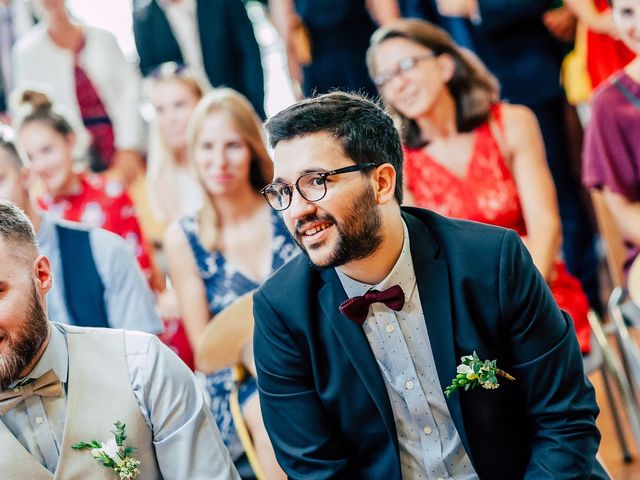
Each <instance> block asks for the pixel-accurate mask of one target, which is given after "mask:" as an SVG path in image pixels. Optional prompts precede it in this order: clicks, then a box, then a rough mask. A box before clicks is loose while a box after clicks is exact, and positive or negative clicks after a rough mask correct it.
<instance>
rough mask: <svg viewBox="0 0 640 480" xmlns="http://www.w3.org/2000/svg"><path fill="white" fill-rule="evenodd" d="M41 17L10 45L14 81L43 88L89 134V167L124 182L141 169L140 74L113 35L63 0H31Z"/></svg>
mask: <svg viewBox="0 0 640 480" xmlns="http://www.w3.org/2000/svg"><path fill="white" fill-rule="evenodd" d="M35 6H36V7H37V10H38V11H39V13H40V15H41V17H42V20H41V22H40V23H39V24H38V25H36V26H35V27H34V28H33V29H32V30H30V31H29V32H27V33H26V34H25V35H24V36H23V37H22V38H21V39H20V40H19V41H18V42H17V43H16V45H15V46H14V52H13V55H14V59H15V87H16V89H17V90H22V89H24V88H33V87H35V88H38V89H44V91H47V92H48V93H49V94H50V95H51V96H52V100H53V101H54V103H56V104H60V105H63V106H64V107H65V109H66V110H68V111H69V112H70V115H71V116H72V118H73V120H74V121H81V122H82V124H84V126H85V127H86V129H87V130H88V131H89V133H90V134H91V149H90V153H91V167H92V169H93V170H94V171H102V170H104V169H107V168H109V169H111V170H112V171H113V173H114V174H115V175H116V176H117V178H119V179H120V180H121V181H123V182H124V183H125V185H128V184H130V183H132V182H133V181H134V180H135V179H136V178H137V177H138V176H140V175H142V172H143V169H144V163H143V157H142V155H141V152H142V151H143V149H144V144H145V133H144V124H143V122H142V117H141V115H140V113H139V110H138V101H139V96H140V74H139V73H138V71H137V70H136V68H135V67H134V65H132V64H131V63H129V62H127V61H126V60H125V58H124V56H123V55H122V52H121V51H120V47H119V46H118V44H117V42H116V39H115V37H114V36H113V35H112V34H111V33H109V32H107V31H105V30H102V29H98V28H95V27H90V26H88V25H82V24H80V23H77V22H76V21H75V20H73V19H72V18H71V17H70V16H69V13H68V11H67V9H66V6H65V1H64V0H36V3H35Z"/></svg>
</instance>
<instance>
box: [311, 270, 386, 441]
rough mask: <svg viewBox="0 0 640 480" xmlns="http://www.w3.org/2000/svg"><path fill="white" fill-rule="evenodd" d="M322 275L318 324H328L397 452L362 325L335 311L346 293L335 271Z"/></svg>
mask: <svg viewBox="0 0 640 480" xmlns="http://www.w3.org/2000/svg"><path fill="white" fill-rule="evenodd" d="M321 275H322V279H323V280H324V285H323V286H322V288H321V289H320V292H319V294H318V299H319V301H320V307H321V310H322V312H321V314H322V318H321V321H325V320H326V321H328V322H330V323H331V325H332V327H333V330H334V331H335V333H336V336H337V337H338V340H339V341H340V343H341V344H342V348H344V350H345V351H346V352H347V355H348V356H349V359H350V360H351V363H353V365H354V367H355V369H356V371H357V372H358V374H359V375H360V378H361V379H362V381H363V383H364V384H365V387H366V389H367V390H368V392H369V394H370V395H371V397H372V398H373V401H374V402H375V404H376V406H377V407H378V410H380V414H381V415H382V419H383V421H384V423H385V426H386V427H387V430H388V431H389V435H390V436H391V438H392V440H393V443H394V445H395V446H396V449H398V434H397V432H396V427H395V421H394V417H393V411H392V410H391V404H390V403H389V396H388V394H387V389H386V387H385V385H384V380H383V379H382V374H381V373H380V370H379V368H378V363H377V362H376V359H375V356H374V355H373V352H372V350H371V347H370V346H369V342H368V341H367V337H366V336H365V334H364V332H363V330H362V327H361V326H359V325H357V324H355V323H354V322H352V321H351V320H349V319H348V318H347V317H345V316H344V315H342V313H341V312H340V310H338V306H339V305H340V304H341V303H342V302H344V301H345V300H346V299H347V294H346V293H345V291H344V288H342V284H341V283H340V279H339V278H338V275H337V274H336V272H335V270H333V269H328V270H323V271H322V273H321Z"/></svg>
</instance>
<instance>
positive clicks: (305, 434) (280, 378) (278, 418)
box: [253, 291, 349, 479]
mask: <svg viewBox="0 0 640 480" xmlns="http://www.w3.org/2000/svg"><path fill="white" fill-rule="evenodd" d="M253 302H254V307H253V313H254V317H255V329H254V334H253V345H254V355H255V361H256V368H257V372H258V388H259V392H260V405H261V408H262V416H263V419H264V423H265V426H266V428H267V432H268V433H269V437H270V439H271V443H272V444H273V447H274V449H275V453H276V457H277V459H278V463H279V464H280V466H281V467H282V468H283V469H284V471H285V472H286V474H287V476H288V477H289V478H291V479H307V478H313V479H329V478H332V479H334V478H343V476H344V474H341V472H342V471H343V470H345V469H346V467H347V464H348V461H349V459H348V457H347V454H348V449H346V448H344V446H343V442H342V441H341V439H340V438H339V437H338V436H337V435H336V434H335V432H334V431H332V428H331V424H332V422H331V421H330V420H329V417H328V415H327V412H326V411H325V409H324V407H323V406H322V404H321V402H320V399H319V398H318V394H317V393H316V390H315V388H314V386H313V385H312V384H311V381H312V380H311V375H310V373H309V372H307V371H306V368H307V367H306V365H307V361H306V359H305V355H304V353H303V350H302V349H301V348H300V346H299V345H297V344H296V342H295V340H294V336H293V335H292V334H291V332H290V331H289V330H288V328H287V326H286V325H285V324H284V322H283V321H282V319H281V318H280V317H279V316H278V314H277V313H276V312H274V310H273V309H272V308H271V306H270V305H269V303H268V300H267V299H266V298H265V296H264V295H263V294H262V292H260V291H258V292H257V293H256V294H255V295H254V297H253ZM275 372H278V373H275Z"/></svg>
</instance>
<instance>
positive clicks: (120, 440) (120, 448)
mask: <svg viewBox="0 0 640 480" xmlns="http://www.w3.org/2000/svg"><path fill="white" fill-rule="evenodd" d="M114 426H115V427H116V429H115V430H113V431H112V432H111V433H113V437H111V438H109V439H108V440H107V442H106V443H101V442H98V441H96V440H91V441H90V442H78V443H74V444H73V445H71V448H73V449H75V450H84V449H85V448H90V449H91V455H93V458H95V459H96V460H97V461H98V462H99V463H101V464H102V465H103V466H104V467H107V468H112V469H113V470H114V471H115V472H116V473H117V474H118V478H119V479H120V480H131V479H134V478H137V477H138V475H139V474H140V460H138V459H136V458H133V457H131V456H130V455H131V454H132V453H134V452H135V451H136V449H135V448H134V447H132V446H130V445H125V444H124V441H125V440H126V439H127V434H126V433H125V427H126V425H125V424H124V423H122V422H116V423H115V424H114Z"/></svg>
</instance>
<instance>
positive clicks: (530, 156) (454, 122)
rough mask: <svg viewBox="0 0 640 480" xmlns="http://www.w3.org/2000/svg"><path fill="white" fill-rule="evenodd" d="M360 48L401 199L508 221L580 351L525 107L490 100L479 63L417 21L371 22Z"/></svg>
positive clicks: (536, 136) (571, 288) (548, 189)
mask: <svg viewBox="0 0 640 480" xmlns="http://www.w3.org/2000/svg"><path fill="white" fill-rule="evenodd" d="M368 55H369V65H370V68H371V72H372V76H373V79H374V82H375V83H376V84H377V85H378V88H379V89H380V93H381V96H382V98H383V100H384V101H385V102H386V104H387V105H388V106H389V107H390V108H391V109H392V111H393V112H394V114H395V115H396V118H397V119H398V120H399V124H401V125H402V127H401V137H402V140H403V143H404V145H405V150H404V154H405V159H404V174H405V179H406V180H405V189H406V190H407V192H408V195H407V199H406V201H407V202H408V203H414V204H415V205H417V206H419V207H423V208H427V209H429V210H432V211H435V212H438V213H441V214H443V215H446V216H450V217H456V218H464V219H469V220H474V221H478V222H482V223H489V224H493V225H498V226H501V227H505V228H510V229H513V230H515V231H516V232H517V233H518V234H519V235H520V236H521V237H522V239H523V241H524V242H525V244H526V245H527V247H528V249H529V251H530V252H531V256H532V257H533V261H534V263H535V265H536V267H538V269H539V270H540V273H541V274H542V276H543V277H544V278H545V280H546V281H547V283H548V284H549V287H550V288H551V291H552V293H553V294H554V297H555V298H556V301H557V302H558V304H559V306H560V307H561V308H562V309H564V310H566V311H567V312H569V314H570V315H571V316H572V318H573V320H574V324H575V327H576V332H577V334H578V340H579V342H580V345H581V349H582V351H583V352H588V351H589V339H590V335H591V330H590V328H589V323H588V320H587V313H588V310H589V305H588V301H587V298H586V296H585V294H584V292H583V291H582V288H581V286H580V282H579V281H578V280H577V279H576V278H574V277H572V276H571V275H570V274H569V273H568V272H567V270H566V268H565V266H564V264H563V263H561V262H560V261H558V260H557V254H558V251H559V248H560V245H561V242H562V233H561V228H560V218H559V214H558V207H557V200H556V193H555V189H554V186H553V180H552V179H551V175H550V173H549V168H548V166H547V163H546V161H545V154H544V145H543V142H542V137H541V135H540V129H539V127H538V124H537V121H536V118H535V116H534V115H533V113H532V112H531V111H530V110H529V109H528V108H526V107H523V106H519V105H509V104H506V103H500V102H499V90H498V83H497V81H496V79H495V78H494V77H493V76H492V75H491V74H490V73H489V72H488V71H487V70H486V68H485V67H484V65H482V64H481V63H480V61H479V60H478V59H477V58H475V57H473V56H472V55H471V54H469V53H468V52H463V51H462V50H461V49H460V48H459V47H458V46H457V45H456V44H455V43H454V42H453V41H452V40H451V37H450V36H449V35H448V34H447V33H446V32H445V31H444V30H442V29H440V28H438V27H435V26H434V25H432V24H429V23H427V22H424V21H421V20H402V21H400V22H397V23H394V24H392V25H390V26H388V27H387V28H382V29H380V30H378V31H377V32H376V33H375V35H374V36H373V38H372V41H371V48H370V50H369V54H368Z"/></svg>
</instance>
